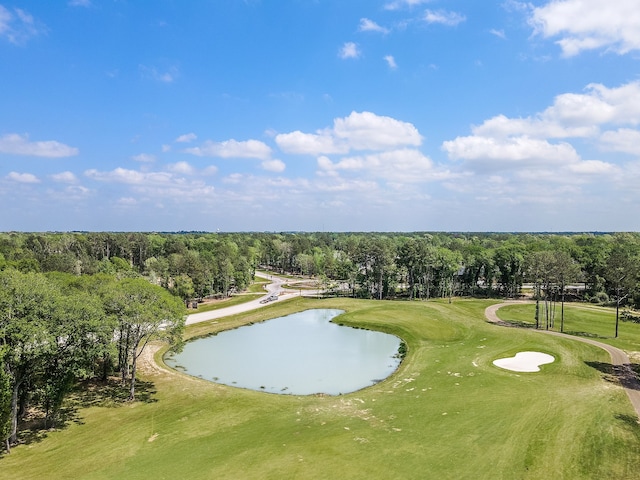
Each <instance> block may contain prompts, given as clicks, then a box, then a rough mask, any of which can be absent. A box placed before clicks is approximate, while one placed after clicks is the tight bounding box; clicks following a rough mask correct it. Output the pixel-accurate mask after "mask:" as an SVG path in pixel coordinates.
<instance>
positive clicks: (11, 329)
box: [0, 269, 59, 446]
mask: <svg viewBox="0 0 640 480" xmlns="http://www.w3.org/2000/svg"><path fill="white" fill-rule="evenodd" d="M58 297H59V292H58V291H57V290H56V289H55V288H54V287H53V286H52V285H51V284H50V283H49V282H48V281H47V280H46V278H45V277H44V276H43V275H42V274H36V273H26V274H24V273H21V272H18V271H16V270H13V269H8V270H4V271H2V272H0V349H1V350H2V354H3V358H2V361H3V369H4V371H5V373H6V375H7V376H8V378H9V382H10V385H11V404H10V426H9V436H8V439H7V446H9V445H11V444H14V443H15V442H16V441H17V438H18V437H17V435H18V406H19V405H18V403H19V398H20V395H21V393H22V394H24V393H25V392H24V389H25V388H26V387H27V386H29V384H30V382H31V381H32V380H33V379H34V378H35V376H36V375H37V374H38V372H40V371H42V368H43V365H44V363H45V361H46V358H47V353H48V351H49V349H50V348H51V346H52V345H53V343H54V342H55V338H54V337H53V336H52V335H51V333H50V326H51V324H52V321H51V320H52V315H53V312H54V308H52V306H53V305H55V304H56V303H57V301H58Z"/></svg>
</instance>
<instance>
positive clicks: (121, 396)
mask: <svg viewBox="0 0 640 480" xmlns="http://www.w3.org/2000/svg"><path fill="white" fill-rule="evenodd" d="M156 393H157V391H156V388H155V385H154V383H153V382H145V381H142V380H137V381H136V396H135V400H134V401H133V402H139V403H155V402H157V401H158V400H157V399H156V398H155V394H156ZM131 403H132V402H131V401H129V386H128V384H127V385H122V383H121V382H120V380H119V379H116V378H110V379H109V380H107V381H96V380H87V381H84V382H80V383H79V384H78V385H77V386H76V387H75V388H74V390H73V391H72V392H71V393H70V394H69V396H68V398H67V399H65V402H64V405H63V406H62V407H61V408H60V411H59V412H58V415H57V416H56V421H55V423H54V424H53V426H52V425H51V421H49V422H48V425H45V415H44V412H43V411H41V410H37V409H31V410H30V411H29V412H28V414H27V415H26V418H24V419H23V420H21V421H20V422H19V425H18V445H30V444H33V443H39V442H41V441H42V440H44V439H45V438H47V434H48V433H49V432H52V431H57V430H64V429H65V428H66V427H67V426H68V425H70V424H72V423H75V424H78V425H82V424H84V421H83V420H82V416H81V415H80V413H81V410H82V409H85V408H89V407H103V408H117V407H120V406H123V405H129V404H131ZM14 447H15V445H14ZM4 455H6V451H4V450H2V451H0V459H1V458H3V457H4Z"/></svg>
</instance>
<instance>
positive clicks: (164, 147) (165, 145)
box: [160, 144, 171, 153]
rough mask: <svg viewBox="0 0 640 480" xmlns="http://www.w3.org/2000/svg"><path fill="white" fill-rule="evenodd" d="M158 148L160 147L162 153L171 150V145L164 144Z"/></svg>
mask: <svg viewBox="0 0 640 480" xmlns="http://www.w3.org/2000/svg"><path fill="white" fill-rule="evenodd" d="M160 148H161V149H162V153H167V152H170V151H171V145H167V144H164V145H162V147H160Z"/></svg>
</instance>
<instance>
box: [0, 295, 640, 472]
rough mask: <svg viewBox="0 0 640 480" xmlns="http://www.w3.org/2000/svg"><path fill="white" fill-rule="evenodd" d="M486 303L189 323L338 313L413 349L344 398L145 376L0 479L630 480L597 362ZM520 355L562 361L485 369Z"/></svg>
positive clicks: (630, 457)
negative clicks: (123, 399)
mask: <svg viewBox="0 0 640 480" xmlns="http://www.w3.org/2000/svg"><path fill="white" fill-rule="evenodd" d="M491 303H492V302H490V301H481V300H455V301H454V302H453V303H452V304H448V303H446V302H440V301H430V302H390V301H389V302H387V301H361V300H350V299H327V300H313V299H301V298H297V299H294V300H291V301H287V302H277V303H275V304H273V305H270V306H268V307H266V308H264V309H261V310H258V311H255V312H251V313H248V314H244V315H241V316H238V317H235V318H229V319H221V320H219V321H218V323H214V324H208V325H207V324H206V323H205V324H198V325H194V326H192V327H190V328H189V329H188V330H187V335H190V336H193V335H198V334H203V333H205V332H206V331H207V330H208V331H213V330H221V329H223V328H227V327H232V326H237V325H240V324H242V323H248V322H255V321H261V320H264V319H266V318H273V317H277V316H280V315H283V314H287V313H291V312H293V311H300V310H305V309H308V308H341V309H344V310H346V311H347V313H346V314H344V315H342V316H340V317H338V318H337V319H336V321H337V322H339V323H345V324H350V325H354V326H360V327H366V328H374V329H379V330H383V331H387V332H390V333H394V334H396V335H398V336H400V337H401V338H402V339H403V340H404V341H405V342H406V343H407V344H408V348H409V353H408V355H407V357H406V359H405V361H404V362H403V364H402V366H401V367H400V369H399V371H398V372H397V373H396V374H395V375H393V376H392V377H390V378H389V379H387V380H385V381H383V382H381V383H379V384H377V385H376V386H373V387H370V388H368V389H365V390H362V391H359V392H355V393H352V394H348V395H343V396H338V397H327V396H307V397H304V396H286V395H273V394H266V393H260V392H253V391H246V390H241V389H235V388H232V387H226V386H220V385H216V384H213V383H210V382H207V381H204V380H200V379H194V378H191V377H187V376H185V375H182V374H179V373H176V372H173V371H166V370H161V369H158V370H156V371H149V370H148V371H147V373H146V374H145V375H144V379H145V380H146V381H149V382H152V383H153V389H154V390H155V393H154V394H153V395H152V401H150V402H146V403H145V402H136V403H133V404H121V405H117V406H94V407H90V408H86V409H82V410H81V411H79V418H80V422H77V423H71V424H69V425H68V426H67V427H66V428H64V429H63V430H60V431H56V432H49V433H48V435H47V437H46V438H45V439H43V440H42V441H40V442H34V443H31V444H29V445H26V446H20V447H18V448H15V449H14V450H13V451H12V453H11V454H10V455H5V456H4V457H3V458H2V459H0V478H15V479H30V478H70V479H80V478H86V479H110V478H114V479H125V478H126V479H136V478H153V479H179V478H188V479H204V478H216V479H220V478H228V479H252V478H267V479H292V478H301V479H307V478H309V479H329V478H342V479H349V478H357V479H359V478H368V479H371V478H376V479H378V478H379V479H394V478H412V479H414V478H415V479H466V478H468V479H520V478H530V479H547V478H549V479H559V478H562V479H574V478H575V479H582V478H593V479H607V478H611V479H614V478H615V479H632V478H638V475H640V425H638V423H637V418H636V416H635V413H634V411H633V409H632V407H631V405H630V403H629V401H628V399H627V397H626V395H625V393H624V391H623V390H622V389H621V388H620V387H619V386H618V385H617V384H616V383H614V382H610V381H606V380H604V379H603V374H602V373H601V371H600V370H598V369H596V368H594V367H593V366H592V365H594V364H597V365H602V364H606V363H607V362H609V357H608V355H607V353H606V352H604V351H602V350H600V349H598V348H596V347H593V346H591V345H586V344H582V343H579V342H576V341H573V340H570V339H566V340H565V339H562V338H554V337H551V336H547V335H541V334H540V333H539V332H535V331H532V330H527V329H516V328H504V327H500V326H497V325H492V324H488V323H487V322H486V321H485V319H484V316H483V312H484V309H485V307H487V306H488V305H489V304H491ZM494 303H495V302H494ZM520 351H538V352H543V353H548V354H551V355H553V356H554V357H555V358H556V361H555V362H554V363H552V364H549V365H544V366H542V371H541V372H539V373H514V372H509V371H506V370H501V369H499V368H497V367H495V366H493V365H492V361H493V360H495V359H497V358H502V357H510V356H513V355H514V354H515V353H517V352H520ZM291 361H292V362H295V361H296V360H295V358H292V359H291ZM339 374H340V372H336V375H339Z"/></svg>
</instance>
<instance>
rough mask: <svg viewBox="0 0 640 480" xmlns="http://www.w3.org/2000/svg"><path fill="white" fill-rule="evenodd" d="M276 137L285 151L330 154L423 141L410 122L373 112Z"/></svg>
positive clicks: (393, 147) (356, 113) (353, 113)
mask: <svg viewBox="0 0 640 480" xmlns="http://www.w3.org/2000/svg"><path fill="white" fill-rule="evenodd" d="M275 141H276V143H277V144H278V147H280V149H281V150H282V151H284V152H286V153H295V154H306V155H329V154H345V153H348V152H349V151H352V150H390V149H396V148H398V147H403V146H414V147H415V146H419V145H421V144H422V136H421V135H420V133H419V132H418V130H417V129H416V128H415V127H414V126H413V125H412V124H411V123H407V122H402V121H400V120H396V119H394V118H391V117H385V116H380V115H376V114H374V113H371V112H361V113H358V112H351V114H350V115H349V116H348V117H344V118H336V119H335V120H334V122H333V128H327V129H323V130H318V131H317V132H316V133H302V132H300V131H295V132H292V133H285V134H280V135H277V136H276V138H275Z"/></svg>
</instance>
